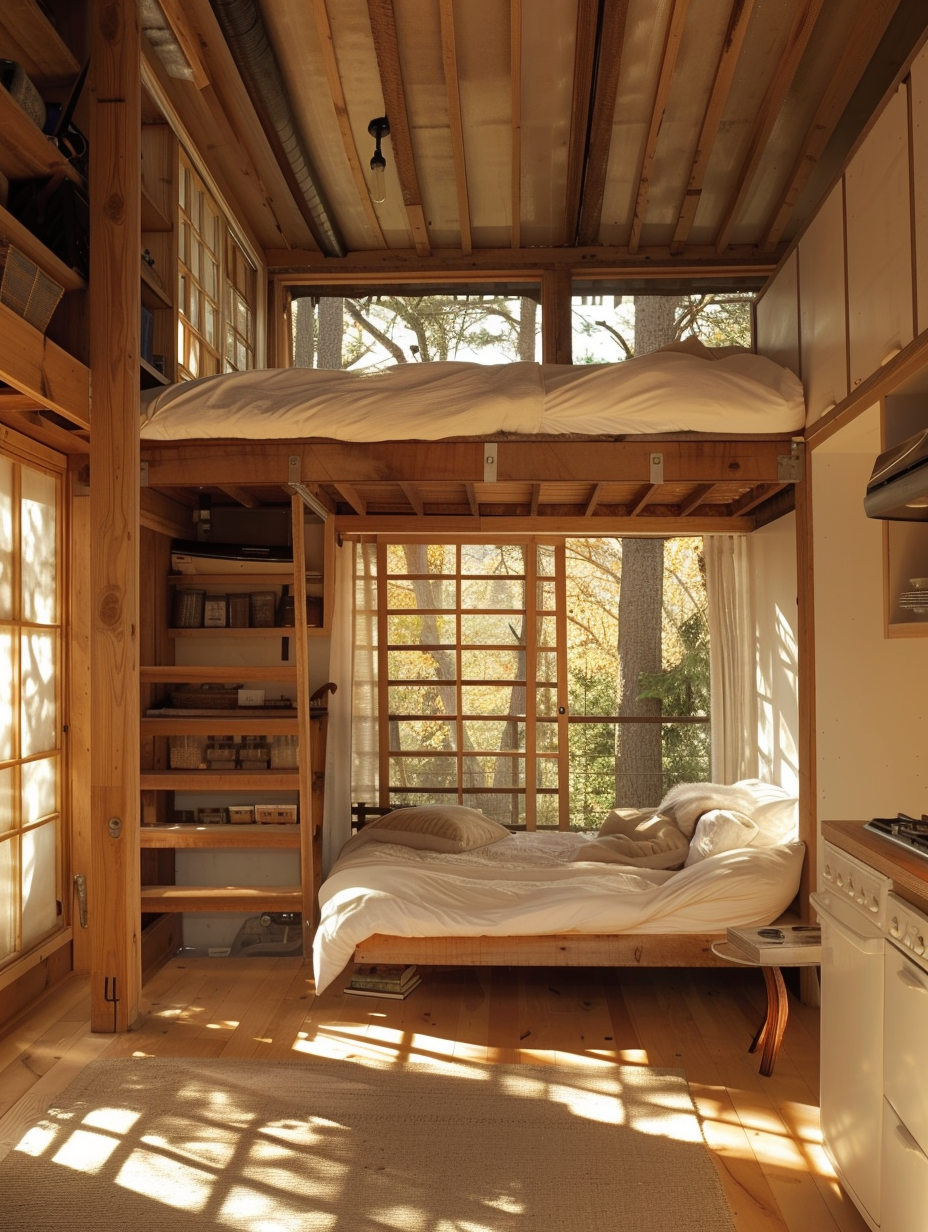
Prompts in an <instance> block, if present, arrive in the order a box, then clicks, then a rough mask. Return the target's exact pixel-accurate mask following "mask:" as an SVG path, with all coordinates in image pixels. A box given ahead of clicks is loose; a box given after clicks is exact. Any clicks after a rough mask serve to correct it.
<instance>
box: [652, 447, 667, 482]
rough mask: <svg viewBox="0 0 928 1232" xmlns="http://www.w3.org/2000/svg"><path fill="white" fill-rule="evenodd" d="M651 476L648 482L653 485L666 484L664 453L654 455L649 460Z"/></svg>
mask: <svg viewBox="0 0 928 1232" xmlns="http://www.w3.org/2000/svg"><path fill="white" fill-rule="evenodd" d="M649 462H650V467H651V469H650V474H649V477H648V482H649V483H653V484H658V483H663V482H664V455H663V454H662V453H652V454H651V456H650V459H649Z"/></svg>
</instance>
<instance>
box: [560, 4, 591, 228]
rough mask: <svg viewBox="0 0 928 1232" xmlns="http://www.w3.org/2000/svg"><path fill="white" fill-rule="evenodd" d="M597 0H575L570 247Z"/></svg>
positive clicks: (567, 214)
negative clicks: (576, 0) (576, 1)
mask: <svg viewBox="0 0 928 1232" xmlns="http://www.w3.org/2000/svg"><path fill="white" fill-rule="evenodd" d="M598 27H599V0H578V3H577V21H576V26H575V31H576V33H575V35H574V80H573V91H572V94H571V100H570V135H569V137H568V139H567V183H566V188H565V192H564V198H565V200H564V243H565V244H572V243H573V242H574V240H575V239H576V237H577V229H578V227H579V226H580V198H581V196H582V193H583V172H584V168H585V166H586V157H587V134H588V132H589V127H590V110H591V107H592V100H593V71H594V69H595V67H596V34H597V30H598Z"/></svg>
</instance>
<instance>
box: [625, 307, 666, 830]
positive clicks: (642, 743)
mask: <svg viewBox="0 0 928 1232" xmlns="http://www.w3.org/2000/svg"><path fill="white" fill-rule="evenodd" d="M678 305H679V299H678V298H676V297H667V296H660V295H636V296H635V354H636V355H648V354H650V352H652V351H656V350H658V349H659V348H660V347H662V346H665V345H666V344H667V343H668V342H673V341H674V339H675V338H676V326H675V320H676V311H677V307H678ZM663 587H664V544H663V541H662V540H661V539H623V540H622V581H621V585H620V589H619V718H624V717H631V716H637V717H648V718H658V717H659V716H660V713H661V703H660V701H659V700H658V699H657V698H646V699H643V700H639V697H638V687H639V685H638V682H639V681H640V679H641V675H642V673H643V672H659V671H660V669H661V666H662V663H661V609H662V602H663ZM662 749H663V741H662V738H661V725H660V723H620V724H619V725H618V726H617V727H616V758H615V791H616V797H615V798H616V803H617V804H618V805H620V806H623V807H624V806H627V807H639V808H647V807H649V806H650V805H653V804H658V803H659V802H660V800H661V797H662V796H663V794H664V792H663V756H662Z"/></svg>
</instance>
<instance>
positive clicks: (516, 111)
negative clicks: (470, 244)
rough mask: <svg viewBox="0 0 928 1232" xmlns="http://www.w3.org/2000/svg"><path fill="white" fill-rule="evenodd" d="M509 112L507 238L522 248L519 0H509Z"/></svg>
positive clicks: (520, 29)
mask: <svg viewBox="0 0 928 1232" xmlns="http://www.w3.org/2000/svg"><path fill="white" fill-rule="evenodd" d="M509 111H510V124H511V126H512V138H511V141H510V149H511V151H512V156H511V168H510V172H509V198H510V202H509V211H510V228H509V230H510V238H509V244H510V247H512V248H521V246H522V0H509Z"/></svg>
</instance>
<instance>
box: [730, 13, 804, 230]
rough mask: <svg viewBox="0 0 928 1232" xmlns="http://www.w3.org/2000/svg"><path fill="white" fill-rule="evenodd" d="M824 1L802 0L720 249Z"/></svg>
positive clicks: (742, 169)
mask: <svg viewBox="0 0 928 1232" xmlns="http://www.w3.org/2000/svg"><path fill="white" fill-rule="evenodd" d="M822 4H823V0H802V2H801V4H800V5H799V7H798V9H797V11H796V16H795V17H794V19H793V24H792V26H791V27H790V32H789V35H788V36H787V40H786V46H785V47H784V49H783V54H782V56H781V57H780V59H779V62H778V63H777V67H776V69H775V71H774V74H773V77H772V78H771V80H770V84H769V85H768V87H767V92H766V94H765V95H764V99H763V102H762V103H761V106H760V110H759V111H758V113H757V116H756V118H755V120H754V128H753V131H752V132H751V139H750V141H749V143H748V148H747V152H746V154H745V156H744V158H743V159H742V162H741V167H740V169H739V171H738V175H737V177H736V179H735V191H734V195H733V196H732V199H731V200H730V201H729V203H728V205H727V207H726V209H725V214H724V216H723V218H722V222H721V225H720V226H719V229H718V232H717V233H716V237H715V248H716V252H720V253H721V252H724V251H725V249H726V248H727V247H728V242H729V240H730V239H731V233H732V230H733V228H734V225H735V223H736V222H737V221H738V215H739V213H740V211H741V207H742V205H743V204H744V202H745V200H746V199H747V196H748V193H749V192H750V190H751V186H752V184H753V183H754V176H755V175H756V174H757V169H758V167H759V166H760V164H761V160H762V159H763V157H764V154H765V152H766V148H767V141H768V139H769V137H770V134H771V133H772V132H773V126H774V124H776V122H777V117H778V116H779V114H780V110H781V108H782V106H783V102H784V100H785V98H786V95H787V92H788V90H789V87H790V85H791V84H792V82H793V79H794V78H795V76H796V71H797V69H798V68H799V63H800V61H801V60H802V57H803V54H804V52H805V50H806V47H807V46H808V44H809V39H810V38H811V37H812V31H813V30H814V29H815V23H816V21H817V20H818V15H819V13H820V12H821V9H822Z"/></svg>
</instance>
